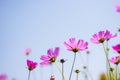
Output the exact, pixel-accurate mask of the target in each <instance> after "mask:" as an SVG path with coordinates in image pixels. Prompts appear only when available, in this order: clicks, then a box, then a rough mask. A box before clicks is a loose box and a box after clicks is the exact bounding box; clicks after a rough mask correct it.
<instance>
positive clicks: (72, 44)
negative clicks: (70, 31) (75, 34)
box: [64, 38, 88, 53]
mask: <svg viewBox="0 0 120 80" xmlns="http://www.w3.org/2000/svg"><path fill="white" fill-rule="evenodd" d="M64 45H65V46H66V47H67V50H69V51H73V52H75V53H76V52H78V51H83V50H86V49H88V43H87V42H85V41H84V40H78V41H76V39H75V38H70V39H69V42H68V43H67V42H64Z"/></svg>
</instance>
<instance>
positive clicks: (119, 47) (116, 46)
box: [112, 44, 120, 53]
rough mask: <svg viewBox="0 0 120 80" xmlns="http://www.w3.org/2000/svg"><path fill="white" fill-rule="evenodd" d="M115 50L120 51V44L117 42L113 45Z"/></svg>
mask: <svg viewBox="0 0 120 80" xmlns="http://www.w3.org/2000/svg"><path fill="white" fill-rule="evenodd" d="M112 48H113V50H115V51H116V52H118V53H120V44H117V45H115V46H112Z"/></svg>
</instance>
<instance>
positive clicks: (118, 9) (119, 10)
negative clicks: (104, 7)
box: [115, 4, 120, 12]
mask: <svg viewBox="0 0 120 80" xmlns="http://www.w3.org/2000/svg"><path fill="white" fill-rule="evenodd" d="M115 9H116V11H117V12H120V4H116V5H115Z"/></svg>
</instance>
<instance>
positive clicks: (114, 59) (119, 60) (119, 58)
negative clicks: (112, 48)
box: [109, 56, 120, 64]
mask: <svg viewBox="0 0 120 80" xmlns="http://www.w3.org/2000/svg"><path fill="white" fill-rule="evenodd" d="M109 61H110V62H111V63H114V64H119V63H120V56H115V57H112V58H111V59H109Z"/></svg>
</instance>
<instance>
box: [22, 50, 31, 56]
mask: <svg viewBox="0 0 120 80" xmlns="http://www.w3.org/2000/svg"><path fill="white" fill-rule="evenodd" d="M31 52H32V50H31V49H30V48H27V49H24V50H23V53H25V54H26V55H29V54H30V53H31Z"/></svg>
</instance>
